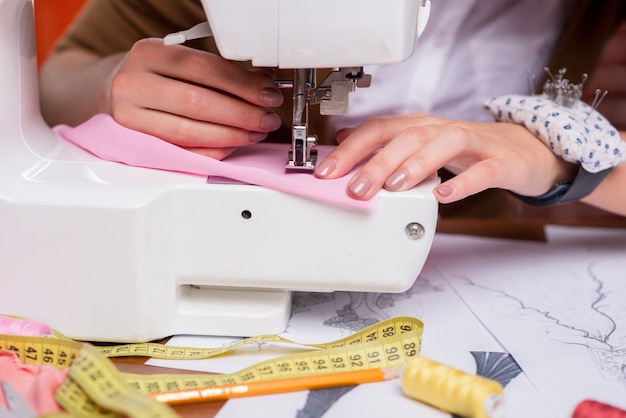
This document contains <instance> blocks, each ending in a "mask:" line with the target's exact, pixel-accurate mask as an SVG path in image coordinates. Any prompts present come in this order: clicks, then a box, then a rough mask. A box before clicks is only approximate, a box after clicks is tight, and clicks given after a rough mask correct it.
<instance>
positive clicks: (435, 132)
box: [348, 125, 484, 199]
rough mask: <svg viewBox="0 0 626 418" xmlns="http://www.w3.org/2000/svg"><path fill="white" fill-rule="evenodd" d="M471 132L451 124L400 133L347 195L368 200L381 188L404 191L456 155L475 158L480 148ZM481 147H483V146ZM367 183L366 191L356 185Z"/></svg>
mask: <svg viewBox="0 0 626 418" xmlns="http://www.w3.org/2000/svg"><path fill="white" fill-rule="evenodd" d="M473 138H474V135H473V134H472V133H471V131H468V130H467V129H463V128H460V127H457V126H454V125H440V126H439V125H428V126H421V127H417V128H409V129H406V130H404V131H403V132H402V133H401V134H400V135H398V136H397V137H396V138H394V139H393V140H392V141H391V142H390V143H389V144H388V145H387V146H386V147H385V148H384V149H382V150H381V151H380V152H378V153H377V154H376V155H375V156H373V157H372V158H371V159H370V161H368V162H367V163H366V164H365V165H364V166H363V168H361V169H360V170H359V171H358V173H357V174H355V176H354V178H355V180H353V181H351V182H349V184H348V190H349V194H350V195H352V196H353V197H356V198H362V199H369V198H371V197H372V196H373V195H374V194H375V193H377V192H378V190H380V188H381V187H383V186H384V187H385V188H387V189H388V190H391V191H401V190H408V189H410V188H412V187H414V186H415V185H416V184H418V183H420V182H421V181H422V180H424V178H426V177H427V176H429V175H431V174H432V173H434V172H436V171H437V170H438V169H439V168H441V167H443V166H445V165H447V164H448V163H450V162H451V161H453V160H455V159H457V158H458V157H459V156H461V155H463V156H471V158H470V159H477V158H480V157H478V154H479V153H480V148H481V147H478V148H476V146H475V144H476V141H473ZM483 148H484V147H483ZM363 178H365V179H369V180H370V184H369V185H370V186H371V189H370V190H365V186H363V185H361V184H360V183H358V181H359V180H357V179H360V180H362V179H363Z"/></svg>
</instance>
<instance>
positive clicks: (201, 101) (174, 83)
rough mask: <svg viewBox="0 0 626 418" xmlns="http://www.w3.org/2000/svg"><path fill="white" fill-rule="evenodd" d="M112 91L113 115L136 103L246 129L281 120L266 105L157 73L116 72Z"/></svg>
mask: <svg viewBox="0 0 626 418" xmlns="http://www.w3.org/2000/svg"><path fill="white" fill-rule="evenodd" d="M111 94H112V98H113V100H112V112H113V114H114V115H119V114H120V113H123V112H125V106H137V107H145V108H149V109H154V110H159V111H162V112H167V113H171V114H175V115H181V116H184V117H187V118H190V119H196V120H199V121H205V122H213V123H217V124H221V125H227V126H233V127H237V128H240V129H244V130H248V131H260V132H270V131H274V130H276V129H278V128H279V127H280V125H281V123H282V122H281V120H280V117H279V116H278V115H276V114H274V113H273V112H270V111H268V110H267V109H266V108H262V107H259V106H255V105H252V104H250V103H247V102H245V101H243V100H239V99H236V98H233V97H230V96H226V95H224V94H222V93H220V92H216V91H214V90H210V89H206V88H203V87H199V86H196V85H192V84H187V83H183V82H180V81H178V80H172V79H168V78H163V77H161V76H158V75H156V74H150V73H147V74H143V75H142V76H141V77H134V76H133V75H132V74H129V73H122V74H119V75H118V76H116V77H115V79H114V80H113V85H112V93H111ZM126 111H127V109H126Z"/></svg>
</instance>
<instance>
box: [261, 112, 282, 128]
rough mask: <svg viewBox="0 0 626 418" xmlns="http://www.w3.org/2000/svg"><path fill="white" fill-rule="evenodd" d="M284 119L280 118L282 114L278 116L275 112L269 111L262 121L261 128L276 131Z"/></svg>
mask: <svg viewBox="0 0 626 418" xmlns="http://www.w3.org/2000/svg"><path fill="white" fill-rule="evenodd" d="M282 123H283V121H281V120H280V116H278V115H277V114H275V113H268V114H267V115H265V116H263V120H262V121H261V129H263V130H264V131H268V132H269V131H275V130H276V129H278V128H280V125H282Z"/></svg>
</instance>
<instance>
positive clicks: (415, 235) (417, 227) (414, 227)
mask: <svg viewBox="0 0 626 418" xmlns="http://www.w3.org/2000/svg"><path fill="white" fill-rule="evenodd" d="M404 232H406V236H407V237H409V239H412V240H418V239H422V238H424V236H425V235H426V229H424V226H423V225H422V224H420V223H419V222H411V223H410V224H407V226H406V227H404Z"/></svg>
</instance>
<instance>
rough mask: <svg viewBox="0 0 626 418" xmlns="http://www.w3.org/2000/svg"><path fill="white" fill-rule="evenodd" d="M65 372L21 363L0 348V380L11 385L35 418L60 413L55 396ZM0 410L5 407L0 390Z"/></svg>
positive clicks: (65, 374) (44, 366) (46, 366)
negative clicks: (28, 406)
mask: <svg viewBox="0 0 626 418" xmlns="http://www.w3.org/2000/svg"><path fill="white" fill-rule="evenodd" d="M67 372H68V369H64V370H59V369H57V368H56V367H53V366H50V365H48V364H23V363H22V362H21V361H20V359H19V358H18V357H17V355H16V354H15V353H14V352H13V351H9V350H2V349H0V379H2V380H4V381H6V382H7V383H8V384H9V385H11V387H13V389H15V391H16V392H17V393H18V394H19V395H20V396H21V397H22V399H24V400H25V401H26V402H27V403H28V404H29V405H30V406H31V408H33V410H35V412H37V414H38V415H42V414H49V413H53V412H59V411H61V407H60V406H59V405H58V404H57V403H56V401H55V400H54V394H55V392H56V391H57V389H58V388H59V386H60V385H61V382H62V381H63V379H65V377H66V376H67ZM0 407H3V408H6V407H7V404H6V400H5V398H4V394H2V390H0Z"/></svg>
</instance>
